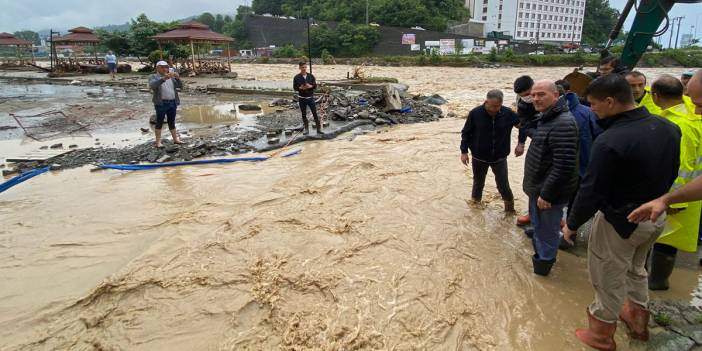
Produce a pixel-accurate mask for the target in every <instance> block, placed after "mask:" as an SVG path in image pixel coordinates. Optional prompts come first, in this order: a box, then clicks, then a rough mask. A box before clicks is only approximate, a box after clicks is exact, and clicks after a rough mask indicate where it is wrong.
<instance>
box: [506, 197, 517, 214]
mask: <svg viewBox="0 0 702 351" xmlns="http://www.w3.org/2000/svg"><path fill="white" fill-rule="evenodd" d="M504 202H505V212H506V213H517V211H515V210H514V200H504Z"/></svg>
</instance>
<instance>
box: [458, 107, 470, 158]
mask: <svg viewBox="0 0 702 351" xmlns="http://www.w3.org/2000/svg"><path fill="white" fill-rule="evenodd" d="M472 117H473V111H471V112H470V113H469V114H468V117H466V124H465V125H463V130H461V153H462V154H467V153H468V147H469V145H468V144H469V141H470V137H471V135H472V134H473V123H471V120H472V119H473V118H472Z"/></svg>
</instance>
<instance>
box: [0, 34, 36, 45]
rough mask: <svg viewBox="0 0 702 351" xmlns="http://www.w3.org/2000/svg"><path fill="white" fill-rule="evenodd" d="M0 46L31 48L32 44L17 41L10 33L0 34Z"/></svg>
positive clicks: (25, 41) (20, 40)
mask: <svg viewBox="0 0 702 351" xmlns="http://www.w3.org/2000/svg"><path fill="white" fill-rule="evenodd" d="M0 45H18V46H31V45H32V42H31V41H27V40H22V39H17V38H16V37H15V36H14V35H12V34H10V33H4V32H3V33H0Z"/></svg>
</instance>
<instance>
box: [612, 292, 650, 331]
mask: <svg viewBox="0 0 702 351" xmlns="http://www.w3.org/2000/svg"><path fill="white" fill-rule="evenodd" d="M649 318H650V313H649V312H648V310H647V309H646V308H645V307H644V306H641V305H639V304H637V303H635V302H632V301H631V300H629V299H627V300H626V302H624V306H622V310H621V312H619V319H621V320H622V322H624V324H626V326H627V328H629V336H630V337H631V338H632V339H637V340H642V341H648V319H649Z"/></svg>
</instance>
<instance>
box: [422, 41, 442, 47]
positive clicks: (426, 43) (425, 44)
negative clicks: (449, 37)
mask: <svg viewBox="0 0 702 351" xmlns="http://www.w3.org/2000/svg"><path fill="white" fill-rule="evenodd" d="M424 46H426V47H432V46H435V47H439V46H441V42H439V41H433V40H427V41H425V42H424Z"/></svg>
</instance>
